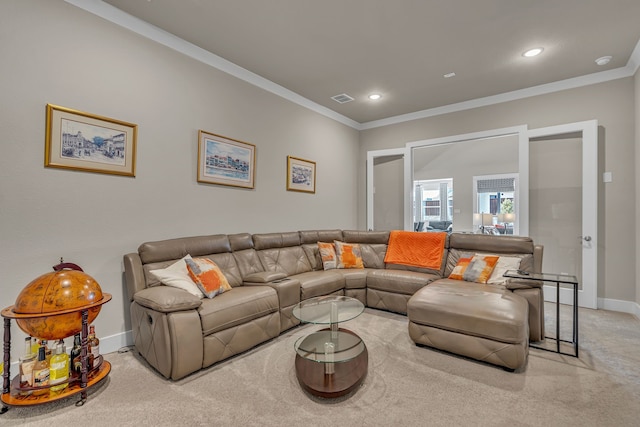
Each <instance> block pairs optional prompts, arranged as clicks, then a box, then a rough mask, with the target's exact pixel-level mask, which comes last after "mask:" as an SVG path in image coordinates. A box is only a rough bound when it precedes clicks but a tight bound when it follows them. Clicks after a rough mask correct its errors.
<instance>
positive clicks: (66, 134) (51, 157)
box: [44, 104, 138, 176]
mask: <svg viewBox="0 0 640 427" xmlns="http://www.w3.org/2000/svg"><path fill="white" fill-rule="evenodd" d="M46 126H47V128H46V135H45V147H44V165H45V166H46V167H50V168H63V169H72V170H79V171H87V172H99V173H108V174H113V175H125V176H135V172H136V138H137V133H138V125H134V124H132V123H127V122H123V121H120V120H115V119H110V118H108V117H102V116H97V115H95V114H89V113H84V112H82V111H77V110H72V109H71V108H65V107H60V106H57V105H51V104H47V125H46Z"/></svg>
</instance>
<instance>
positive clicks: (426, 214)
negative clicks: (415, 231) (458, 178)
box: [413, 178, 453, 229]
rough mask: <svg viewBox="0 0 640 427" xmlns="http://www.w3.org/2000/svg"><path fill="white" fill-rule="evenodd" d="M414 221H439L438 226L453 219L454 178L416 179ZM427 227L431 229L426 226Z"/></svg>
mask: <svg viewBox="0 0 640 427" xmlns="http://www.w3.org/2000/svg"><path fill="white" fill-rule="evenodd" d="M414 194H415V207H416V209H415V210H414V218H413V220H414V222H415V223H419V222H425V223H426V222H428V221H431V222H437V223H438V226H441V225H442V223H445V222H447V226H448V225H449V224H450V223H451V222H452V219H453V178H441V179H429V180H420V181H414ZM425 229H429V228H428V227H425Z"/></svg>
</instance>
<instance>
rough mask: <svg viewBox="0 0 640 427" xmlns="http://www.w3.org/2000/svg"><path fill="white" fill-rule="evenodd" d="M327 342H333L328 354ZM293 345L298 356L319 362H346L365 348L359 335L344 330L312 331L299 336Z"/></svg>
mask: <svg viewBox="0 0 640 427" xmlns="http://www.w3.org/2000/svg"><path fill="white" fill-rule="evenodd" d="M328 343H331V344H333V349H332V350H333V351H332V352H331V353H330V354H329V353H327V351H326V347H325V345H326V344H328ZM294 347H295V349H296V352H297V353H298V354H299V355H300V357H303V358H305V359H307V360H312V361H315V362H319V363H321V362H325V363H326V362H335V363H339V362H346V361H348V360H351V359H354V358H355V357H357V356H359V355H360V354H361V353H362V352H363V351H364V350H365V349H366V346H365V345H364V342H363V341H362V339H361V338H360V337H359V336H357V335H356V334H354V333H351V332H347V331H344V330H339V331H336V332H332V331H330V330H322V331H318V332H314V333H312V334H310V335H307V336H304V337H301V338H299V339H298V340H297V341H296V343H295V344H294Z"/></svg>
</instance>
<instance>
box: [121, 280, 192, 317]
mask: <svg viewBox="0 0 640 427" xmlns="http://www.w3.org/2000/svg"><path fill="white" fill-rule="evenodd" d="M133 300H134V301H135V302H137V303H138V304H140V305H141V306H143V307H146V308H149V309H151V310H154V311H159V312H161V313H171V312H174V311H185V310H193V309H196V308H198V307H200V305H201V304H202V301H201V300H200V298H198V297H196V296H194V295H191V294H190V293H189V292H187V291H183V290H182V289H178V288H172V287H170V286H154V287H152V288H146V289H143V290H141V291H138V292H136V293H135V295H134V296H133Z"/></svg>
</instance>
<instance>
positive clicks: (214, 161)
mask: <svg viewBox="0 0 640 427" xmlns="http://www.w3.org/2000/svg"><path fill="white" fill-rule="evenodd" d="M255 169H256V146H255V145H253V144H249V143H248V142H243V141H238V140H237V139H231V138H227V137H225V136H221V135H216V134H213V133H208V132H205V131H203V130H201V131H199V132H198V182H204V183H208V184H219V185H229V186H231V187H242V188H253V187H254V177H255Z"/></svg>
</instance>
